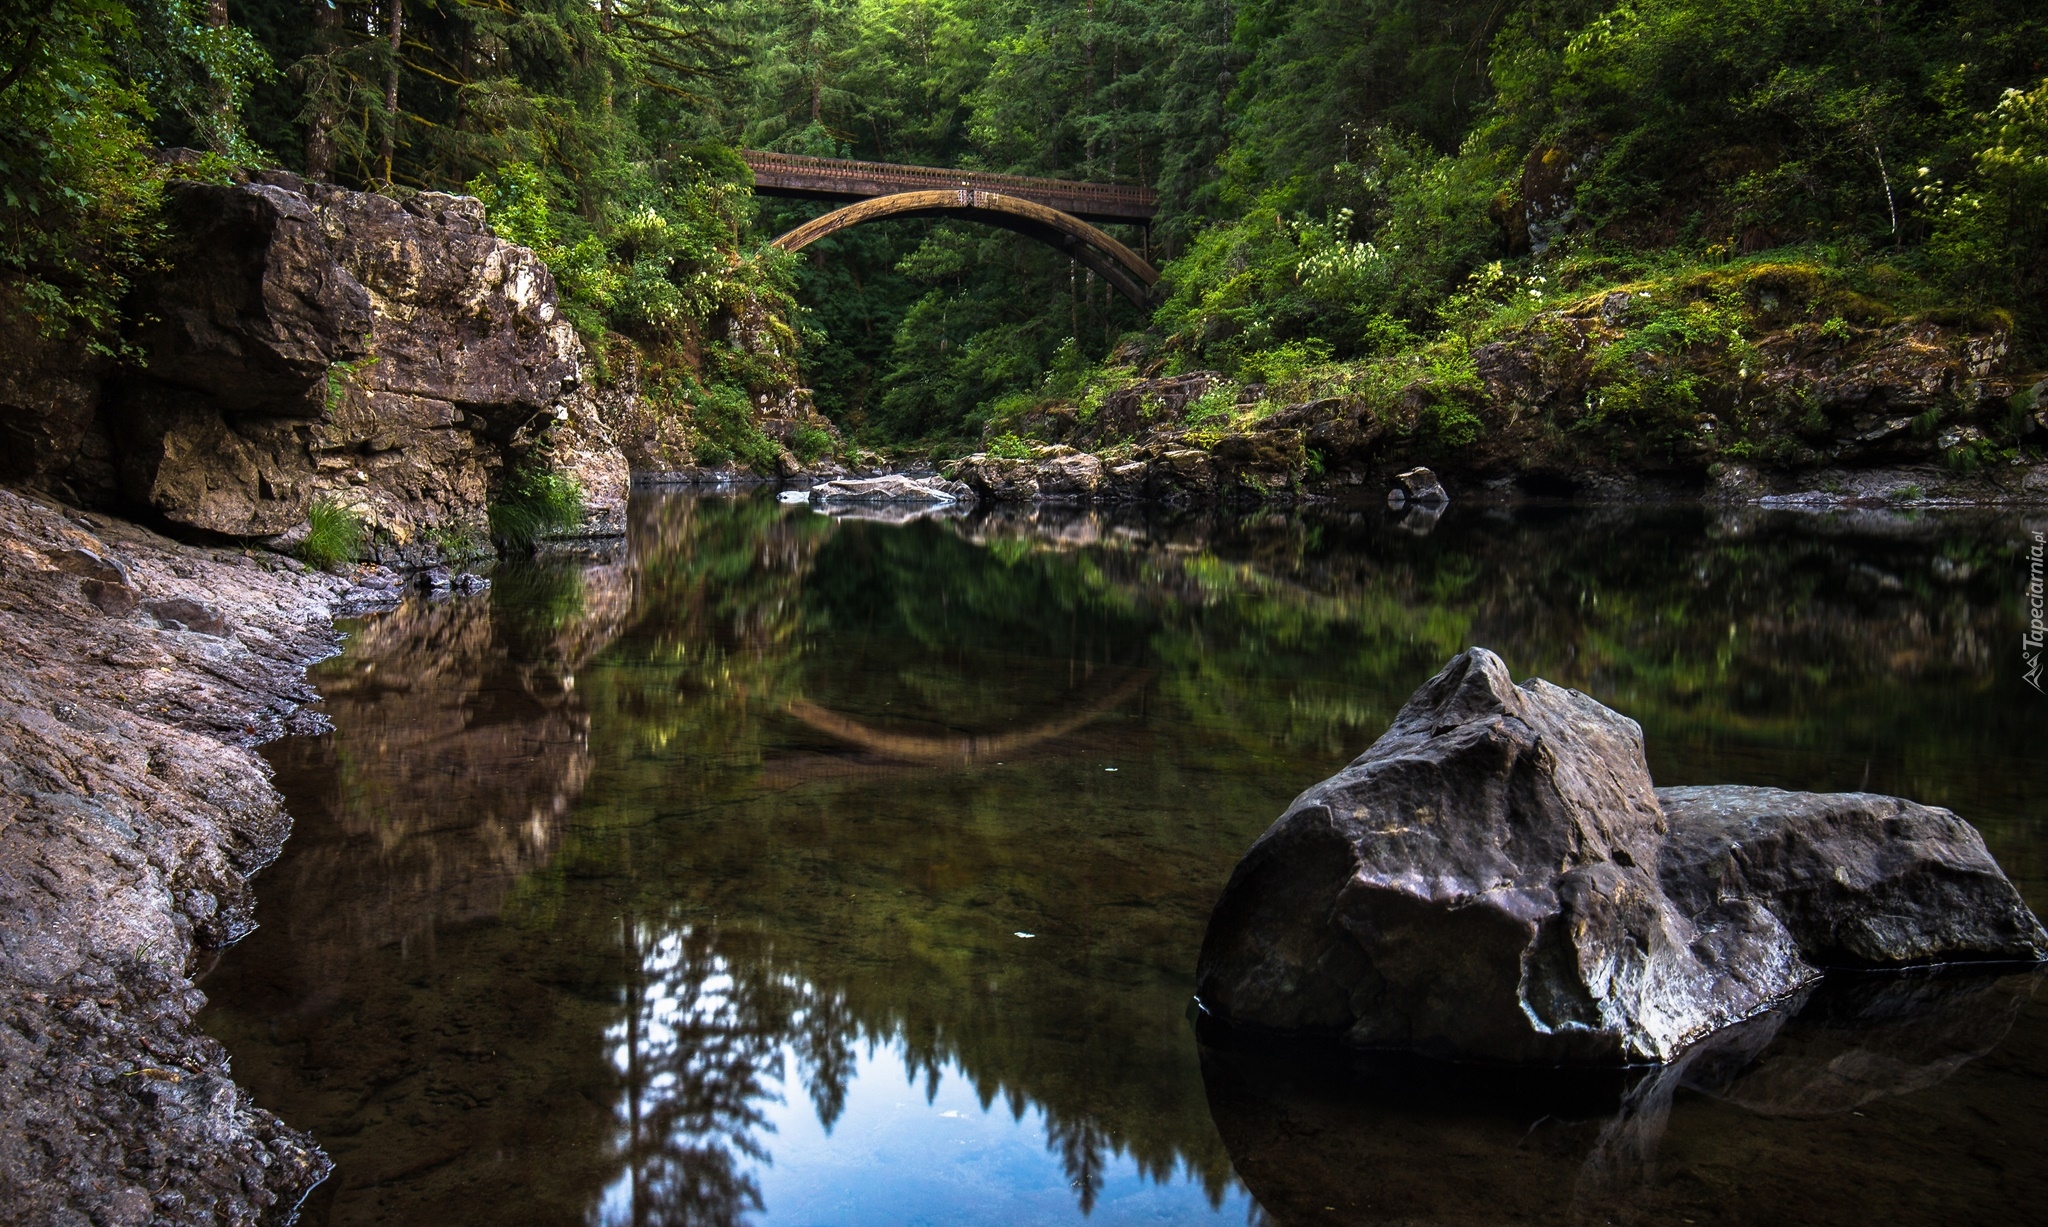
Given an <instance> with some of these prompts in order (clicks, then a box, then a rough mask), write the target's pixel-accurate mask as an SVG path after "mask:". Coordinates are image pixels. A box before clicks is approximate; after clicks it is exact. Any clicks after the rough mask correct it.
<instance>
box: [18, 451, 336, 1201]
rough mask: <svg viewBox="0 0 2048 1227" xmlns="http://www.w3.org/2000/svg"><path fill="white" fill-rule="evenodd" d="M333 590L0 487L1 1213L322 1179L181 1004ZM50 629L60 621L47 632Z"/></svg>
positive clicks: (325, 633)
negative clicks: (0, 659) (267, 750)
mask: <svg viewBox="0 0 2048 1227" xmlns="http://www.w3.org/2000/svg"><path fill="white" fill-rule="evenodd" d="M350 587H351V586H350V584H349V582H348V581H347V580H344V579H341V578H337V577H334V576H329V575H324V574H318V573H308V572H306V571H305V569H304V568H302V567H300V566H299V565H298V564H296V563H291V562H287V561H285V560H281V559H276V558H272V557H269V556H267V555H265V556H262V557H260V558H258V557H251V556H247V555H244V554H242V553H239V552H229V551H216V550H204V549H196V548H191V547H186V546H179V545H176V544H174V543H172V542H169V541H166V540H164V539H163V538H161V537H157V536H155V535H153V534H151V533H148V532H144V531H142V530H140V529H136V528H134V527H132V526H129V525H126V524H123V523H121V522H119V521H113V520H107V519H104V518H100V517H90V518H88V517H85V516H81V515H77V514H76V513H69V514H67V513H65V512H63V511H62V510H61V509H59V508H57V507H54V506H51V505H49V504H46V503H41V502H38V501H36V500H33V499H30V498H25V497H22V496H20V495H17V494H16V493H14V492H12V491H9V490H4V489H0V656H4V658H5V661H6V666H5V668H0V1020H4V1025H0V1207H4V1208H5V1209H4V1211H0V1218H5V1219H6V1220H7V1221H8V1222H19V1223H74V1222H75V1223H84V1222H88V1221H90V1222H94V1223H145V1222H147V1223H171V1224H177V1223H238V1224H239V1223H255V1222H258V1221H266V1222H268V1221H279V1220H281V1219H282V1217H283V1216H284V1214H285V1213H286V1212H287V1211H288V1210H289V1209H290V1207H292V1206H293V1205H295V1204H296V1203H297V1201H298V1200H299V1198H300V1197H301V1196H303V1194H304V1193H305V1191H306V1190H307V1189H308V1188H310V1187H311V1186H312V1185H313V1184H314V1183H315V1182H317V1181H318V1180H319V1179H320V1178H321V1177H322V1176H324V1175H325V1173H326V1171H327V1166H328V1165H327V1160H326V1157H325V1156H324V1155H322V1154H321V1153H320V1152H319V1150H318V1149H317V1148H316V1147H315V1146H314V1145H313V1142H312V1139H310V1138H308V1137H306V1136H305V1135H303V1134H301V1133H298V1132H296V1131H295V1130H293V1129H291V1128H289V1127H288V1126H286V1125H284V1124H282V1123H281V1122H279V1121H278V1120H277V1118H276V1117H274V1116H272V1115H271V1114H270V1113H269V1112H267V1111H265V1110H263V1109H262V1108H259V1107H257V1106H255V1105H254V1104H253V1103H251V1102H250V1101H249V1099H248V1097H247V1096H246V1095H245V1094H243V1093H242V1092H241V1091H240V1090H239V1089H238V1088H237V1087H236V1086H235V1084H234V1083H233V1082H232V1081H230V1080H229V1077H228V1063H227V1054H226V1052H225V1051H224V1050H223V1049H222V1048H221V1047H220V1046H219V1045H218V1044H216V1043H214V1042H213V1041H212V1040H211V1039H209V1038H207V1037H206V1036H205V1035H204V1034H203V1033H201V1032H200V1031H199V1029H198V1027H197V1026H196V1025H195V1023H194V1021H193V1020H194V1015H195V1014H196V1012H197V1011H198V1009H199V1007H200V1006H201V1005H203V1004H204V1003H205V997H204V996H203V995H201V994H200V993H199V992H198V991H197V989H195V988H194V986H193V981H192V973H193V971H194V970H195V963H196V956H197V954H198V952H200V951H203V950H207V949H211V948H217V947H219V946H222V945H225V944H226V943H228V942H231V941H233V940H235V939H236V938H238V937H240V936H241V935H242V934H244V933H246V932H247V931H248V930H249V928H250V927H251V925H252V923H253V921H252V919H251V913H250V907H251V900H250V891H249V886H248V879H249V876H250V875H251V874H253V873H255V872H256V871H257V870H258V869H260V868H261V867H262V866H264V865H265V864H267V863H268V862H269V861H270V860H271V859H272V858H273V857H275V856H276V854H277V851H278V847H279V845H280V844H281V843H282V842H283V840H284V838H285V835H286V834H287V832H288V831H289V830H290V828H291V822H290V819H289V818H287V817H286V815H285V814H284V812H283V810H282V809H281V807H280V804H279V799H278V796H277V793H276V791H275V790H274V789H273V788H272V787H271V785H270V776H269V770H268V768H267V767H266V766H265V765H264V763H263V761H262V760H261V759H260V758H258V757H257V755H256V753H255V751H254V749H253V747H254V746H255V745H256V744H257V743H259V742H262V741H266V740H269V739H271V738H274V737H277V736H279V735H281V734H282V733H284V732H285V731H286V730H287V729H291V728H304V727H312V725H311V724H309V723H308V718H307V717H304V716H303V715H302V714H300V707H301V705H302V704H304V703H306V702H308V701H310V700H311V699H313V698H315V697H316V696H315V695H314V692H313V691H312V689H311V688H310V687H309V686H308V685H307V684H306V682H305V680H304V677H303V671H304V667H305V665H306V664H307V663H308V662H309V661H312V660H315V659H318V658H320V657H322V656H325V655H328V654H329V653H331V652H332V651H333V650H334V647H335V643H336V638H335V635H334V633H333V631H332V629H331V628H330V625H329V615H330V613H331V612H332V611H333V609H334V608H335V606H336V605H337V603H339V601H341V600H342V599H343V596H344V594H345V593H347V592H348V591H349V589H350ZM53 626H62V627H63V628H65V629H64V631H63V633H61V634H53V633H52V627H53Z"/></svg>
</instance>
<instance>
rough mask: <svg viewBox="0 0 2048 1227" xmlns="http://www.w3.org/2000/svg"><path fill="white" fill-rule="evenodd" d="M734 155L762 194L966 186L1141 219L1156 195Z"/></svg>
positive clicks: (975, 174)
mask: <svg viewBox="0 0 2048 1227" xmlns="http://www.w3.org/2000/svg"><path fill="white" fill-rule="evenodd" d="M740 156H741V157H743V158H745V159H746V162H747V165H748V166H750V167H752V168H753V171H754V182H755V184H756V186H757V188H759V189H760V190H762V191H763V192H764V193H774V192H775V191H777V190H778V189H779V190H782V191H789V192H798V193H803V194H806V195H817V196H827V197H840V198H845V199H854V200H858V199H864V198H867V197H871V196H878V195H886V194H888V193H891V192H913V191H920V190H929V189H934V188H959V187H968V188H978V189H980V190H982V191H988V192H1001V193H1005V194H1007V195H1011V196H1021V197H1023V198H1024V199H1026V200H1033V201H1037V202H1038V203H1040V204H1044V205H1048V206H1051V207H1053V208H1058V209H1062V210H1064V211H1066V212H1069V213H1073V214H1075V215H1076V216H1080V217H1091V216H1092V217H1100V218H1114V219H1119V220H1133V221H1145V220H1150V219H1151V217H1152V216H1153V214H1154V213H1155V212H1156V211H1157V209H1158V200H1159V198H1158V195H1157V193H1155V192H1153V191H1152V190H1151V189H1149V188H1142V187H1130V186H1126V185H1123V184H1114V183H1081V182H1076V181H1074V180H1071V179H1038V178H1032V177H1029V176H1026V175H998V174H991V173H989V172H986V171H970V170H949V169H947V168H944V167H938V166H899V165H896V164H894V163H890V162H862V161H857V160H854V159H850V158H813V157H806V156H804V155H801V154H791V153H767V152H764V151H760V150H748V151H746V152H744V153H742V154H741V155H740Z"/></svg>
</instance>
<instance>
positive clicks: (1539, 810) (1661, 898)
mask: <svg viewBox="0 0 2048 1227" xmlns="http://www.w3.org/2000/svg"><path fill="white" fill-rule="evenodd" d="M1669 795H1670V796H1671V798H1672V802H1671V805H1672V812H1671V815H1670V817H1669V818H1668V819H1667V814H1666V809H1665V806H1664V804H1662V803H1660V800H1659V795H1658V794H1657V792H1656V791H1655V790H1654V788H1653V787H1652V784H1651V781H1650V775H1649V770H1648V766H1647V763H1646V761H1645V759H1644V757H1643V744H1642V731H1641V729H1640V728H1639V727H1638V726H1637V725H1636V723H1635V722H1634V721H1632V720H1629V719H1628V718H1627V717H1625V716H1622V715H1619V714H1618V713H1616V712H1613V711H1610V710H1609V709H1607V708H1605V707H1603V706H1601V705H1600V704H1599V703H1596V702H1594V701H1593V700H1592V699H1590V698H1588V697H1586V696H1585V695H1582V694H1579V693H1578V692H1576V691H1571V690H1565V689H1562V688H1560V687H1557V686H1553V685H1551V684H1550V683H1548V682H1544V681H1542V680H1540V679H1539V680H1532V681H1530V682H1528V683H1527V684H1526V685H1523V686H1516V685H1514V683H1513V682H1512V681H1511V680H1510V679H1509V677H1508V673H1507V669H1506V666H1505V665H1503V664H1502V662H1501V660H1500V658H1499V657H1497V656H1495V655H1494V654H1493V653H1491V652H1488V651H1486V650H1485V649H1483V648H1474V649H1471V650H1469V651H1467V652H1465V653H1463V654H1462V655H1460V656H1458V657H1457V658H1455V659H1454V660H1452V661H1451V663H1450V664H1449V665H1448V666H1446V667H1445V669H1444V670H1443V671H1442V672H1441V673H1439V674H1437V675H1436V676H1435V677H1434V678H1431V679H1430V680H1429V681H1428V682H1427V683H1425V684H1424V685H1423V687H1422V688H1421V689H1420V690H1418V691H1417V692H1416V694H1415V695H1414V697H1413V698H1411V699H1410V700H1409V701H1408V703H1407V704H1406V705H1405V706H1404V707H1403V708H1402V709H1401V711H1400V713H1399V714H1398V715H1397V716H1396V717H1395V718H1394V722H1393V725H1392V727H1390V728H1389V729H1388V730H1387V732H1386V734H1385V735H1384V736H1382V737H1381V738H1380V740H1379V741H1377V742H1375V743H1374V744H1373V746H1372V747H1371V748H1370V749H1368V750H1367V751H1366V753H1365V754H1363V755H1362V756H1360V757H1359V758H1358V759H1357V760H1356V761H1354V762H1353V763H1352V764H1351V765H1350V766H1349V767H1347V768H1345V769H1344V770H1343V771H1341V772H1339V773H1338V774H1337V775H1336V776H1334V777H1332V778H1331V779H1329V780H1326V781H1324V782H1323V783H1321V784H1318V785H1316V786H1315V787H1313V788H1310V789H1309V790H1308V791H1307V792H1305V793H1303V794H1302V795H1301V796H1300V797H1299V798H1297V799H1296V800H1295V802H1294V804H1293V805H1292V806H1291V807H1289V809H1288V811H1287V812H1286V813H1285V814H1284V815H1282V817H1281V818H1280V820H1279V821H1278V822H1276V823H1274V825H1273V826H1272V827H1271V828H1269V829H1268V830H1267V832H1266V833H1265V834H1264V835H1262V836H1261V837H1260V838H1259V840H1258V842H1257V843H1255V844H1254V845H1253V846H1252V849H1251V850H1250V851H1249V852H1248V853H1246V855H1245V857H1244V859H1243V860H1242V861H1240V862H1239V864H1238V866H1237V868H1236V870H1235V871H1234V872H1233V873H1232V875H1231V878H1230V882H1229V884H1228V886H1226V887H1225V889H1224V892H1223V896H1222V898H1221V899H1220V900H1219V901H1218V903H1217V905H1216V910H1215V912H1214V914H1213V915H1212V916H1211V918H1210V922H1209V931H1208V934H1207V936H1206V938H1205V940H1204V942H1203V947H1202V954H1201V960H1200V964H1199V966H1198V968H1197V973H1196V974H1197V980H1198V983H1199V988H1200V994H1201V998H1202V1001H1203V1003H1204V1005H1205V1007H1206V1008H1207V1009H1208V1010H1209V1011H1210V1012H1211V1013H1212V1014H1213V1015H1215V1016H1217V1017H1219V1018H1220V1019H1221V1020H1223V1021H1225V1022H1228V1023H1232V1024H1236V1025H1239V1026H1243V1027H1249V1028H1255V1029H1265V1030H1271V1031H1279V1032H1289V1033H1305V1034H1318V1035H1325V1036H1333V1037H1341V1038H1342V1039H1344V1040H1346V1041H1347V1042H1349V1043H1352V1044H1355V1045H1358V1046H1361V1047H1369V1048H1403V1049H1414V1050H1419V1051H1423V1052H1428V1053H1433V1054H1437V1055H1442V1056H1448V1057H1460V1058H1479V1059H1488V1060H1500V1061H1513V1062H1545V1063H1557V1062H1565V1063H1571V1062H1618V1061H1657V1062H1663V1061H1669V1060H1671V1059H1672V1058H1673V1057H1675V1056H1676V1055H1677V1054H1678V1053H1679V1052H1680V1051H1682V1050H1683V1049H1684V1048H1685V1047H1686V1046H1687V1045H1689V1044H1691V1043H1692V1042H1694V1041H1696V1040H1698V1039H1700V1038H1702V1037H1703V1036H1706V1035H1708V1034H1711V1033H1712V1032H1714V1031H1715V1030H1717V1029H1719V1028H1721V1027H1724V1026H1727V1025H1728V1024H1730V1023H1733V1022H1736V1021H1739V1020H1741V1019H1743V1018H1747V1017H1749V1016H1751V1015H1754V1014H1756V1013H1758V1012H1760V1011H1762V1010H1764V1009H1766V1008H1768V1007H1769V1006H1770V1005H1771V1004H1772V1003H1773V1002H1775V1001H1778V1000H1780V999H1782V998H1784V997H1785V996H1786V995H1788V994H1790V993H1792V992H1793V991H1795V990H1796V989H1798V988H1800V987H1801V986H1803V985H1805V984H1807V983H1809V982H1811V981H1813V980H1814V979H1816V978H1817V977H1818V975H1819V974H1820V973H1819V970H1818V968H1817V966H1816V963H1817V962H1827V961H1830V960H1832V959H1834V958H1836V957H1838V955H1839V954H1841V953H1844V952H1846V953H1848V954H1850V955H1853V956H1854V957H1855V958H1856V959H1857V960H1858V961H1860V962H1862V963H1864V964H1866V965H1869V964H1889V963H1897V962H1906V961H1916V962H1917V961H1935V960H1957V959H1985V958H1993V959H2000V958H2002V959H2025V960H2038V959H2040V958H2042V957H2044V955H2048V934H2044V933H2043V932H2042V930H2041V928H2040V926H2039V923H2038V922H2037V921H2035V920H2034V918H2033V916H2032V915H2031V913H2028V912H2027V911H2026V908H2025V906H2024V904H2022V903H2021V902H2020V900H2019V897H2018V895H2017V893H2016V892H2015V891H2014V890H2013V888H2012V886H2011V884H2010V883H2009V882H2007V881H2006V880H2005V878H2004V877H2003V875H2001V874H1999V873H1998V870H1997V866H1996V865H1995V864H1993V863H1992V862H1991V860H1990V858H1989V856H1988V855H1987V854H1985V852H1984V849H1983V843H1982V841H1981V840H1980V839H1978V838H1977V836H1976V833H1975V832H1974V831H1972V830H1971V829H1970V828H1969V827H1968V825H1967V824H1965V823H1963V822H1962V821H1961V820H1959V819H1957V818H1955V816H1954V815H1952V814H1948V813H1947V812H1946V811H1940V810H1929V809H1926V808H1925V807H1920V806H1914V805H1912V804H1911V803H1910V802H1902V801H1895V800H1892V799H1889V798H1874V797H1870V798H1866V797H1848V798H1842V797H1807V796H1804V795H1802V794H1785V793H1775V792H1772V791H1770V790H1753V789H1733V790H1731V789H1691V790H1687V789H1680V790H1671V791H1670V793H1669ZM1830 883H1832V885H1830Z"/></svg>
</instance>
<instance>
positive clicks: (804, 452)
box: [789, 426, 832, 464]
mask: <svg viewBox="0 0 2048 1227" xmlns="http://www.w3.org/2000/svg"><path fill="white" fill-rule="evenodd" d="M789 450H790V451H793V452H795V453H796V458H797V459H798V460H801V461H803V462H804V463H805V464H810V463H811V462H812V461H814V460H816V459H817V458H818V457H820V456H823V455H825V454H826V453H828V452H830V451H831V450H832V432H830V431H828V430H823V429H820V428H819V427H816V426H800V427H798V428H797V429H796V431H795V432H794V433H792V434H791V435H790V436H789Z"/></svg>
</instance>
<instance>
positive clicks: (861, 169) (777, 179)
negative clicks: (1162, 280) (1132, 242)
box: [740, 150, 1159, 307]
mask: <svg viewBox="0 0 2048 1227" xmlns="http://www.w3.org/2000/svg"><path fill="white" fill-rule="evenodd" d="M740 156H741V157H743V158H745V159H746V162H747V165H748V166H749V167H752V168H753V171H754V193H755V195H758V196H780V197H786V198H789V199H794V200H830V201H847V202H850V203H848V204H847V205H846V207H844V208H841V209H834V210H833V211H832V212H830V213H827V214H825V215H824V216H823V217H817V218H813V219H812V220H810V221H808V222H805V223H804V224H803V225H801V226H798V227H797V228H796V229H794V230H792V231H790V232H789V233H788V234H785V235H783V236H782V237H780V238H778V239H776V240H775V245H776V246H777V247H780V248H782V249H783V250H784V251H801V250H802V249H803V248H805V247H807V246H809V245H810V244H812V243H815V242H817V241H818V240H819V239H822V238H824V237H825V236H827V235H830V234H837V233H838V232H839V231H841V230H844V229H846V228H847V227H848V226H858V225H860V224H861V223H862V222H871V221H879V220H881V219H883V218H887V217H939V216H950V217H961V218H965V219H967V220H969V221H978V222H985V223H987V224H988V225H991V226H1001V227H1002V228H1003V229H1005V230H1013V231H1015V232H1017V233H1018V234H1022V235H1025V236H1027V237H1030V238H1034V239H1037V240H1038V241H1039V242H1041V243H1044V244H1046V245H1047V246H1049V247H1052V248H1055V249H1057V250H1059V251H1062V252H1064V253H1066V254H1067V255H1068V256H1070V257H1072V258H1073V259H1075V260H1078V261H1079V262H1080V263H1081V264H1082V265H1083V266H1085V267H1087V268H1088V269H1090V270H1092V271H1093V272H1094V273H1095V274H1096V275H1097V276H1099V277H1101V278H1102V279H1103V280H1105V281H1107V282H1109V283H1110V284H1111V285H1113V286H1115V287H1116V288H1117V289H1118V290H1119V291H1120V292H1121V293H1122V294H1123V296H1124V297H1125V298H1128V299H1130V300H1131V301H1132V302H1134V303H1136V304H1138V305H1139V306H1140V307H1142V306H1145V305H1146V303H1147V302H1148V301H1149V296H1150V294H1151V290H1152V287H1153V286H1154V285H1155V284H1157V283H1158V281H1159V273H1158V271H1157V270H1155V269H1154V268H1153V267H1152V265H1151V264H1149V263H1147V262H1146V260H1145V258H1144V257H1143V256H1140V255H1139V254H1138V253H1137V252H1134V251H1132V250H1131V249H1130V248H1128V247H1126V246H1124V245H1123V244H1122V243H1119V242H1117V240H1116V239H1114V238H1113V237H1111V236H1110V235H1108V234H1106V233H1104V232H1103V231H1102V230H1101V229H1099V228H1097V227H1096V226H1094V225H1091V224H1090V223H1092V222H1123V223H1140V224H1147V225H1149V224H1150V222H1151V221H1152V217H1153V214H1154V213H1156V212H1157V211H1158V197H1157V196H1156V195H1155V194H1154V193H1152V192H1151V191H1149V190H1147V189H1145V188H1140V187H1122V186H1118V185H1115V184H1107V183H1076V182H1073V181H1071V180H1067V179H1030V178H1026V177H1024V176H1022V175H990V174H982V173H980V172H978V171H964V170H944V169H941V168H939V167H936V166H896V165H892V164H890V163H887V162H854V161H847V160H845V159H841V158H807V157H800V156H798V155H795V154H787V153H760V152H756V151H751V150H750V151H748V152H746V153H743V154H741V155H740Z"/></svg>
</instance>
